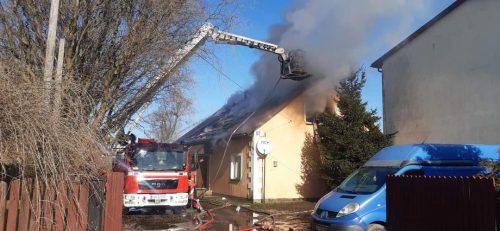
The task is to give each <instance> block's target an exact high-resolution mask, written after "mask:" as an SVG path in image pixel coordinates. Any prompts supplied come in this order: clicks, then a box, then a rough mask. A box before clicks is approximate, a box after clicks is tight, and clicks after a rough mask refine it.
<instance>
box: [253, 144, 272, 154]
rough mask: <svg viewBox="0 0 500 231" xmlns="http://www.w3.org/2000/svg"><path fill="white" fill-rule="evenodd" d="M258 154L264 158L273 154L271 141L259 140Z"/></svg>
mask: <svg viewBox="0 0 500 231" xmlns="http://www.w3.org/2000/svg"><path fill="white" fill-rule="evenodd" d="M256 146H257V152H259V154H260V155H262V156H267V155H269V154H270V153H271V151H272V149H273V145H272V144H271V141H269V140H259V141H257V145H256Z"/></svg>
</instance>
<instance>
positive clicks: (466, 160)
mask: <svg viewBox="0 0 500 231" xmlns="http://www.w3.org/2000/svg"><path fill="white" fill-rule="evenodd" d="M499 159H500V145H466V144H411V145H397V146H391V147H387V148H384V149H382V150H381V151H380V152H378V153H377V154H375V155H374V156H373V157H372V158H371V159H370V160H368V162H366V163H365V164H364V165H363V166H362V167H361V168H359V169H358V170H356V171H355V172H354V173H352V174H351V175H350V176H349V177H347V178H346V179H345V180H344V181H343V182H342V183H341V184H340V185H339V186H338V187H337V188H335V189H333V190H332V191H331V192H329V193H328V194H326V195H325V196H323V197H322V198H321V199H320V200H319V201H318V202H317V204H316V206H315V208H314V211H313V212H312V214H311V229H312V230H317V231H337V230H339V231H340V230H341V231H362V230H366V231H375V230H386V229H385V223H386V204H385V198H386V191H385V189H386V187H385V181H386V178H387V175H428V176H470V175H476V174H487V173H488V172H487V171H488V170H487V169H486V168H485V167H483V166H481V165H480V161H482V160H487V161H499Z"/></svg>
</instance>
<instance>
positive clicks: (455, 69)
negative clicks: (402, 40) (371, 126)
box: [382, 0, 500, 144]
mask: <svg viewBox="0 0 500 231" xmlns="http://www.w3.org/2000/svg"><path fill="white" fill-rule="evenodd" d="M382 68H383V95H384V100H383V101H384V130H385V131H386V132H389V133H391V132H396V131H397V132H398V134H397V135H396V139H395V142H396V143H397V144H401V143H421V142H427V143H496V144H499V143H500V1H498V0H470V1H466V2H465V3H463V4H462V5H461V6H459V7H458V8H457V9H455V10H454V11H452V12H451V13H450V14H448V15H447V16H446V17H444V18H443V19H441V20H440V21H439V22H437V23H436V24H434V25H433V26H432V27H430V28H429V29H428V30H426V31H425V32H424V33H422V34H421V35H420V36H418V37H417V38H416V39H414V40H413V41H411V42H410V43H408V44H407V45H406V46H404V47H403V48H402V49H401V50H399V51H398V52H396V53H395V54H394V55H392V56H391V57H389V58H388V59H387V60H386V61H385V62H384V64H383V66H382Z"/></svg>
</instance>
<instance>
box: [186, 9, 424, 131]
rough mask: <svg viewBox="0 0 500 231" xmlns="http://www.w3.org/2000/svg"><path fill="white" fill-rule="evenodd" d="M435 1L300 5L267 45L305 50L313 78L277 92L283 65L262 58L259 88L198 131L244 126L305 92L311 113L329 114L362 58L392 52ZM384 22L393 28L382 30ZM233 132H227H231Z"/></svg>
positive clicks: (257, 69)
mask: <svg viewBox="0 0 500 231" xmlns="http://www.w3.org/2000/svg"><path fill="white" fill-rule="evenodd" d="M432 2H433V0H419V1H415V0H385V1H380V0H349V1H346V0H314V1H310V0H296V1H295V2H294V3H293V5H292V7H291V8H290V9H288V10H287V11H286V13H285V15H284V18H285V22H284V23H282V24H278V25H274V26H273V27H272V28H271V29H270V30H269V38H268V39H267V41H269V42H271V43H274V44H278V45H279V46H281V47H284V48H285V49H286V50H288V51H289V50H293V49H301V50H303V51H305V55H306V57H305V60H306V62H307V71H308V72H310V73H312V74H313V77H311V78H309V79H307V80H303V81H291V80H281V82H280V83H279V85H278V86H277V87H276V88H274V85H275V83H276V81H277V80H278V78H279V73H280V66H279V61H278V58H277V56H275V55H270V54H268V53H263V54H262V55H261V58H260V59H259V60H258V61H257V62H256V63H255V64H254V65H253V67H252V72H253V74H254V76H255V78H256V79H255V82H254V84H253V85H252V86H251V87H250V88H249V89H247V90H246V91H244V92H238V93H235V94H233V95H232V96H231V97H230V99H229V100H228V102H227V104H226V105H225V106H224V107H223V108H222V109H221V110H219V111H218V112H216V113H215V114H214V115H213V116H212V117H210V118H208V119H207V121H206V122H207V123H202V124H200V126H198V127H197V129H200V128H201V127H205V128H210V127H211V126H212V125H210V124H214V123H215V122H213V121H224V120H225V119H226V118H233V119H234V121H243V120H244V118H245V117H246V115H248V114H250V113H251V112H253V111H257V110H258V109H260V111H261V112H266V110H262V108H263V107H268V108H272V107H273V105H274V106H276V105H280V104H283V103H284V102H287V101H288V100H290V99H292V98H293V97H294V96H296V95H297V94H299V93H302V92H304V91H305V96H306V97H307V98H306V102H307V103H308V104H309V105H308V109H313V110H317V111H318V112H319V111H322V110H324V109H325V106H326V103H327V99H328V98H329V97H331V96H333V95H332V94H334V89H335V87H336V86H337V84H338V82H339V81H340V80H341V79H343V78H345V77H348V76H349V74H351V73H352V72H353V71H355V70H357V69H358V68H359V67H360V65H361V59H362V58H366V56H367V55H369V54H370V53H371V52H373V51H374V50H375V49H377V50H380V48H381V47H382V48H389V47H391V46H393V45H395V44H396V43H397V42H399V41H401V40H403V38H404V37H405V36H407V35H408V34H409V33H410V29H411V25H412V24H413V23H414V20H415V19H416V18H417V17H420V16H423V14H424V13H425V12H426V9H428V7H429V6H430V5H431V3H432ZM381 23H384V25H389V27H390V28H389V29H386V28H382V27H381V26H380V25H381ZM383 29H385V30H383ZM257 114H258V113H256V116H258V115H257ZM254 117H255V116H254ZM259 117H260V119H262V118H263V117H262V115H259ZM255 120H257V118H255ZM210 121H212V122H211V123H209V122H210ZM237 125H238V124H236V125H234V126H233V128H234V127H236V126H237ZM254 125H255V124H252V120H250V121H249V125H248V127H250V128H249V129H242V130H246V131H248V130H251V127H252V126H254ZM197 129H196V128H195V129H193V130H197ZM205 130H206V129H205ZM230 130H231V131H226V132H229V133H231V132H232V129H230ZM192 132H194V131H192Z"/></svg>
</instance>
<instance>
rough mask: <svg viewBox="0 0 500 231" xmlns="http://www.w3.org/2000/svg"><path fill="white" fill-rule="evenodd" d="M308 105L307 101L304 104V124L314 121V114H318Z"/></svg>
mask: <svg viewBox="0 0 500 231" xmlns="http://www.w3.org/2000/svg"><path fill="white" fill-rule="evenodd" d="M308 105H309V104H308V103H305V104H304V119H305V122H306V124H313V123H314V122H316V116H317V115H318V113H317V112H315V110H313V109H312V107H311V106H308Z"/></svg>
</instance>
